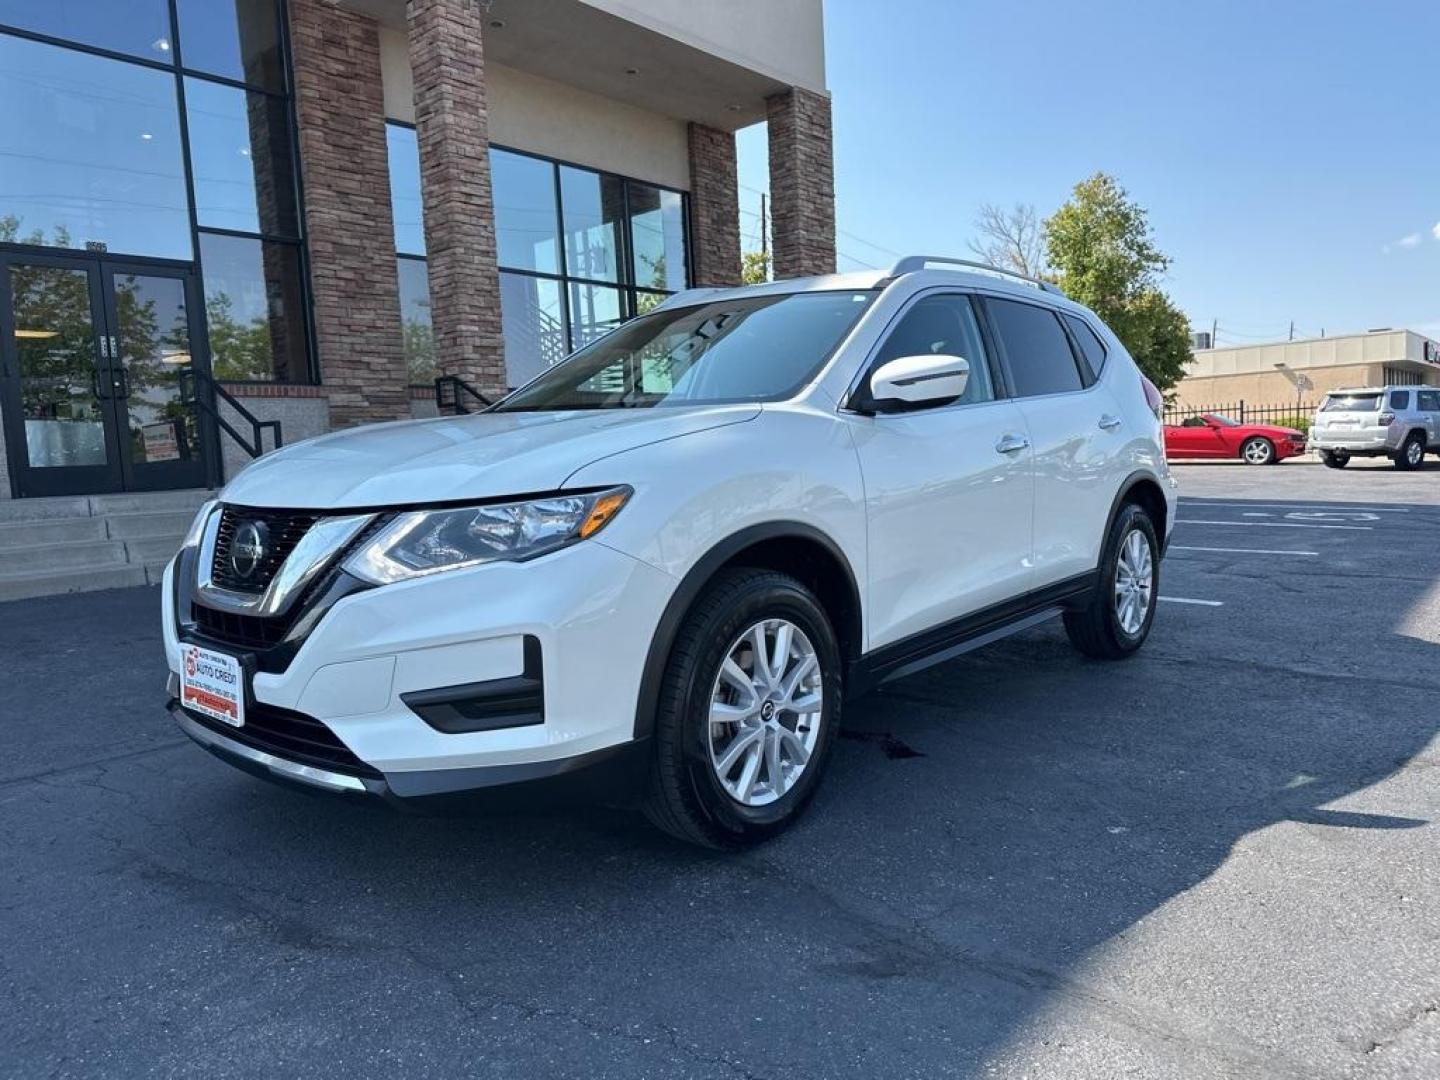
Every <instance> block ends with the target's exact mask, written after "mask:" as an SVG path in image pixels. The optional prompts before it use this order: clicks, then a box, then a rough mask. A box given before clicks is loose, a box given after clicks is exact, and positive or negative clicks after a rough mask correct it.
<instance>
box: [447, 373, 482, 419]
mask: <svg viewBox="0 0 1440 1080" xmlns="http://www.w3.org/2000/svg"><path fill="white" fill-rule="evenodd" d="M446 388H449V390H450V400H449V401H446V400H445V390H446ZM461 394H465V395H467V396H468V397H472V398H474V399H475V400H476V401H478V402H479V403H480V404H481V405H483V406H484V407H485V408H487V409H488V408H489V407H490V406H491V405H494V404H495V403H494V402H493V401H491V400H490V399H489V398H487V397H486V396H485V395H484V394H482V393H481V392H480V391H479V390H476V389H475V387H473V386H471V385H470V384H469V383H468V382H466V381H465V380H464V379H462V378H461V377H460V376H459V375H437V376H436V377H435V407H436V409H438V410H440V411H444V409H445V408H446V407H447V406H448V407H449V408H451V409H454V410H455V415H457V416H466V415H468V414H469V413H470V411H471V410H470V409H469V408H467V407H466V405H465V402H464V400H462V398H461V396H460V395H461Z"/></svg>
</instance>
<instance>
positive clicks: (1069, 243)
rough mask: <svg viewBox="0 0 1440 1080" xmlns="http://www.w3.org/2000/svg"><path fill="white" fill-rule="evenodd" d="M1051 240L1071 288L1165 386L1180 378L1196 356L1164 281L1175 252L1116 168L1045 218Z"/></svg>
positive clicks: (1061, 279) (1058, 276)
mask: <svg viewBox="0 0 1440 1080" xmlns="http://www.w3.org/2000/svg"><path fill="white" fill-rule="evenodd" d="M1045 242H1046V251H1047V255H1048V260H1049V263H1050V266H1051V268H1052V272H1053V273H1054V276H1055V280H1056V282H1057V283H1058V284H1059V285H1060V287H1061V288H1062V289H1064V290H1065V293H1066V294H1067V295H1068V296H1070V297H1071V298H1072V299H1074V300H1077V301H1079V302H1080V303H1082V304H1085V305H1086V306H1087V307H1089V308H1091V309H1092V310H1093V311H1094V312H1095V314H1097V315H1099V316H1100V318H1102V319H1103V320H1105V323H1106V324H1107V325H1108V326H1109V327H1110V329H1111V330H1113V331H1115V335H1116V336H1117V337H1118V338H1119V339H1120V340H1121V341H1122V342H1124V344H1125V348H1127V349H1128V350H1129V351H1130V354H1131V355H1132V356H1134V357H1135V362H1136V363H1137V364H1139V365H1140V370H1141V371H1143V372H1144V373H1145V374H1146V375H1147V376H1148V377H1149V379H1150V381H1151V382H1153V383H1154V384H1155V385H1156V386H1158V387H1159V388H1160V389H1161V390H1165V389H1168V388H1169V387H1171V386H1174V385H1175V383H1177V382H1179V381H1180V379H1181V378H1182V377H1183V376H1184V374H1185V365H1186V364H1187V363H1189V361H1190V359H1191V354H1190V327H1189V323H1188V320H1187V319H1186V318H1185V315H1184V313H1182V312H1181V311H1180V309H1179V308H1177V307H1176V306H1175V304H1174V302H1173V301H1172V300H1171V299H1170V297H1169V296H1167V295H1166V294H1165V292H1164V290H1163V289H1161V287H1160V282H1161V276H1162V275H1163V274H1164V272H1165V270H1166V268H1167V267H1169V265H1170V259H1169V257H1168V256H1166V255H1165V253H1164V252H1162V251H1161V250H1160V249H1159V248H1158V247H1157V246H1156V244H1155V240H1154V237H1153V236H1152V234H1151V231H1150V222H1149V219H1148V217H1147V216H1146V212H1145V208H1144V207H1142V206H1140V205H1139V204H1138V203H1136V202H1135V201H1134V200H1133V199H1131V198H1130V195H1129V193H1128V192H1126V190H1125V189H1124V188H1123V187H1121V186H1120V184H1119V182H1118V181H1116V179H1115V178H1114V177H1113V176H1108V175H1106V174H1105V173H1103V172H1102V173H1096V174H1095V175H1094V176H1092V177H1090V178H1089V179H1088V180H1082V181H1081V182H1080V183H1078V184H1076V185H1075V188H1074V190H1073V191H1072V192H1071V194H1070V200H1069V201H1068V202H1067V203H1065V205H1064V206H1062V207H1060V209H1059V210H1057V211H1055V213H1054V214H1053V215H1052V216H1051V217H1050V218H1049V219H1048V220H1047V221H1046V222H1045Z"/></svg>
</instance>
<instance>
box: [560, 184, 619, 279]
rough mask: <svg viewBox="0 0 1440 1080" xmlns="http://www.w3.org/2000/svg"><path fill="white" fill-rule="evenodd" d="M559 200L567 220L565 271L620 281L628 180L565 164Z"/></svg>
mask: <svg viewBox="0 0 1440 1080" xmlns="http://www.w3.org/2000/svg"><path fill="white" fill-rule="evenodd" d="M560 200H561V202H560V207H561V209H560V212H561V215H562V216H563V218H564V220H565V272H566V274H568V275H569V276H570V277H578V278H594V279H596V280H598V281H619V280H620V260H621V255H620V252H621V247H620V227H621V223H622V222H623V220H624V217H625V181H623V180H621V179H620V177H618V176H609V175H606V174H604V173H597V172H591V171H590V170H589V169H573V168H571V167H569V166H568V165H562V166H561V167H560Z"/></svg>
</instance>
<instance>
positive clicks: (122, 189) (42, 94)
mask: <svg viewBox="0 0 1440 1080" xmlns="http://www.w3.org/2000/svg"><path fill="white" fill-rule="evenodd" d="M37 6H38V5H37ZM0 101H3V102H6V103H9V107H6V108H3V109H0V241H11V242H20V243H30V244H44V245H50V246H54V247H73V248H80V247H84V246H85V245H86V244H89V243H101V244H104V245H106V247H107V248H108V249H109V251H111V252H113V253H123V254H126V255H151V256H157V257H163V258H171V259H188V258H190V257H191V250H190V211H189V200H188V198H187V196H186V192H185V172H184V167H183V164H182V158H181V151H180V123H179V115H178V109H177V107H176V102H175V80H174V78H173V77H172V76H171V75H168V74H166V73H165V72H162V71H155V70H153V69H151V68H146V67H142V66H141V65H139V64H130V63H126V62H124V61H121V60H109V59H105V58H104V57H99V56H93V55H90V54H88V53H83V52H77V51H75V50H74V49H66V48H61V47H59V46H56V45H43V44H40V43H38V42H34V41H27V40H25V39H24V38H18V37H14V36H11V35H8V34H0ZM22 102H23V103H24V104H23V107H20V105H19V103H22Z"/></svg>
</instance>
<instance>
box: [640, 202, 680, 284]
mask: <svg viewBox="0 0 1440 1080" xmlns="http://www.w3.org/2000/svg"><path fill="white" fill-rule="evenodd" d="M630 236H631V245H632V247H633V248H634V253H635V258H634V273H635V284H636V285H638V286H640V287H641V288H642V289H664V290H667V291H671V292H676V291H679V290H680V289H683V288H685V287H686V273H685V206H684V200H683V199H682V198H681V196H680V193H679V192H676V191H665V190H663V189H661V188H655V187H651V186H650V185H649V184H633V183H632V184H631V185H630Z"/></svg>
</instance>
